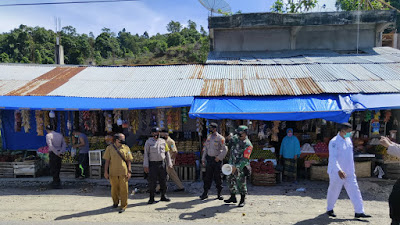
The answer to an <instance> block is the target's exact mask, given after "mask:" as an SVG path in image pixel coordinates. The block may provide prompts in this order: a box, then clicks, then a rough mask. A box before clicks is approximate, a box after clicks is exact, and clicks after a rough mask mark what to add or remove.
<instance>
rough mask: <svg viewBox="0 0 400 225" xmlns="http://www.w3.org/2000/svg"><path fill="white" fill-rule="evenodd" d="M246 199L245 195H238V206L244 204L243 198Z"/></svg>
mask: <svg viewBox="0 0 400 225" xmlns="http://www.w3.org/2000/svg"><path fill="white" fill-rule="evenodd" d="M245 199H246V195H240V202H239V205H238V207H243V206H244V200H245Z"/></svg>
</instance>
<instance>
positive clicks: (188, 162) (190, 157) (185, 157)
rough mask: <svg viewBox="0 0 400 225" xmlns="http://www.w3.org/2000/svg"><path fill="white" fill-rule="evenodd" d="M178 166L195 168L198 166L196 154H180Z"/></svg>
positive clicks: (178, 155)
mask: <svg viewBox="0 0 400 225" xmlns="http://www.w3.org/2000/svg"><path fill="white" fill-rule="evenodd" d="M175 165H177V166H193V165H196V155H195V154H194V153H178V154H177V155H176V159H175Z"/></svg>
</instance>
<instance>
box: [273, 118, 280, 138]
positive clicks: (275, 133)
mask: <svg viewBox="0 0 400 225" xmlns="http://www.w3.org/2000/svg"><path fill="white" fill-rule="evenodd" d="M280 123H281V121H274V126H273V127H272V135H271V141H275V142H278V141H279V138H278V133H279V124H280Z"/></svg>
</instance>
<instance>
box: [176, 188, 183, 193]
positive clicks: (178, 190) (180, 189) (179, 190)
mask: <svg viewBox="0 0 400 225" xmlns="http://www.w3.org/2000/svg"><path fill="white" fill-rule="evenodd" d="M181 191H185V188H178V189H175V190H174V192H181Z"/></svg>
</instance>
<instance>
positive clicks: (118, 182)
mask: <svg viewBox="0 0 400 225" xmlns="http://www.w3.org/2000/svg"><path fill="white" fill-rule="evenodd" d="M110 184H111V198H112V200H113V203H114V205H118V204H119V201H120V200H121V209H126V207H127V206H128V179H127V178H126V176H110Z"/></svg>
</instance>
